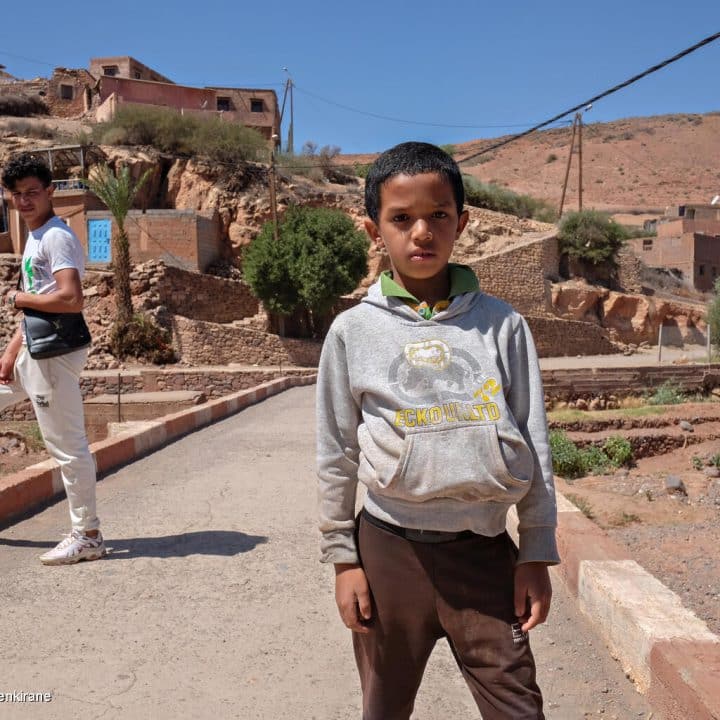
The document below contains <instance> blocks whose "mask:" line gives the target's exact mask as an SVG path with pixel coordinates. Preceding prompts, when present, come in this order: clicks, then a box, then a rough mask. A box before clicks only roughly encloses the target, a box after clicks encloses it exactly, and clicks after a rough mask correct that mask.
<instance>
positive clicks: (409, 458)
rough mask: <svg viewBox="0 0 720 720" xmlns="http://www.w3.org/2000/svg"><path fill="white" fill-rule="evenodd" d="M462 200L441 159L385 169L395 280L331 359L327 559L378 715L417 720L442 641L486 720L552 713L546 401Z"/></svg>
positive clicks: (383, 243)
mask: <svg viewBox="0 0 720 720" xmlns="http://www.w3.org/2000/svg"><path fill="white" fill-rule="evenodd" d="M463 203H464V191H463V184H462V177H461V175H460V171H459V169H458V167H457V165H456V164H455V162H454V161H453V160H452V158H450V157H449V156H448V155H447V154H446V153H444V152H443V151H442V150H440V149H439V148H436V147H434V146H432V145H428V144H426V143H403V144H401V145H398V146H397V147H394V148H392V149H391V150H388V151H387V152H385V153H383V154H382V155H381V156H380V157H379V158H378V159H377V160H376V162H375V163H374V164H373V166H372V168H371V169H370V172H369V173H368V176H367V180H366V186H365V206H366V210H367V213H368V219H367V221H366V223H365V228H366V230H367V233H368V235H369V236H370V239H371V240H372V242H374V243H375V244H376V246H377V247H378V248H381V249H384V250H385V251H386V252H387V253H388V255H389V256H390V263H391V267H392V270H391V271H390V272H389V273H387V274H384V275H383V276H381V278H380V280H379V282H378V283H376V284H375V285H374V286H373V287H371V288H370V291H369V293H368V295H367V297H366V298H365V299H364V300H363V302H362V303H360V304H359V305H358V306H356V307H354V308H352V309H351V310H348V311H347V312H345V313H342V314H341V315H340V316H339V317H338V318H337V319H336V320H335V322H334V323H333V326H332V328H331V329H330V332H329V333H328V336H327V338H326V341H325V345H324V347H323V352H322V357H321V361H320V370H319V377H318V390H317V392H318V399H317V418H318V432H317V437H318V475H319V478H320V493H319V496H320V530H321V533H322V559H323V561H325V562H330V563H333V564H334V565H335V575H336V581H335V595H336V601H337V605H338V608H339V611H340V615H341V617H342V620H343V622H344V623H345V625H346V626H347V627H348V628H350V629H351V630H352V631H353V644H354V648H355V659H356V663H357V666H358V670H359V673H360V682H361V686H362V690H363V720H408V718H409V717H410V714H411V713H412V709H413V704H414V701H415V695H416V693H417V690H418V687H419V685H420V681H421V678H422V675H423V671H424V668H425V664H426V662H427V659H428V657H429V656H430V653H431V651H432V648H433V646H434V644H435V642H436V641H437V640H438V639H440V638H441V637H446V638H447V639H448V642H449V643H450V647H451V648H452V651H453V654H454V656H455V658H456V660H457V662H458V665H459V667H460V669H461V671H462V673H463V675H464V677H465V679H466V681H467V683H468V685H469V687H470V690H471V692H472V694H473V697H474V699H475V701H476V703H477V705H478V708H479V709H480V711H481V712H482V716H483V718H484V720H531V719H532V720H537V719H539V718H543V717H544V716H543V712H542V696H541V693H540V690H539V688H538V686H537V683H536V681H535V664H534V659H533V656H532V653H531V651H530V646H529V641H528V631H529V630H530V629H532V628H533V627H535V626H536V625H538V624H539V623H542V622H544V621H545V619H546V617H547V614H548V611H549V607H550V598H551V586H550V579H549V575H548V570H547V566H548V565H551V564H554V563H557V562H558V560H559V559H558V555H557V549H556V544H555V525H556V508H555V494H554V488H553V476H552V467H551V462H550V453H549V447H548V439H547V425H546V419H545V408H544V400H543V391H542V385H541V381H540V372H539V368H538V363H537V357H536V354H535V349H534V345H533V342H532V338H531V336H530V332H529V330H528V327H527V325H526V323H525V321H524V320H523V318H522V317H521V316H520V315H518V314H517V313H516V312H515V311H514V310H513V309H512V308H511V307H510V306H508V305H507V304H506V303H504V302H501V301H500V300H497V299H495V298H492V297H490V296H488V295H485V294H484V293H482V292H480V289H479V287H478V283H477V279H476V277H475V275H474V273H473V272H472V270H471V269H470V268H468V267H465V266H461V265H453V264H450V263H449V258H450V255H451V253H452V249H453V245H454V243H455V240H456V239H457V238H458V237H459V235H460V233H461V232H462V231H463V229H464V227H465V224H466V223H467V219H468V214H467V212H464V211H463ZM358 481H359V482H361V483H363V484H364V485H365V486H366V487H367V496H366V498H365V501H364V508H363V510H362V513H361V515H360V517H359V521H358V522H357V523H356V518H355V513H354V511H355V498H356V489H357V484H358ZM512 505H516V506H517V509H518V515H519V518H520V525H519V536H520V547H519V550H518V549H517V548H516V547H515V545H514V544H513V543H512V541H511V540H510V538H509V536H508V535H507V533H506V531H505V522H506V514H507V511H508V509H509V508H510V507H511V506H512Z"/></svg>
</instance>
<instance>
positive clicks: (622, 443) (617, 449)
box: [603, 435, 633, 467]
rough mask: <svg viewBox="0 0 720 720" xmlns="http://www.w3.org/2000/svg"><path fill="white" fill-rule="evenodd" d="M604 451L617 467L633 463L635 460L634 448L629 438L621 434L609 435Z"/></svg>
mask: <svg viewBox="0 0 720 720" xmlns="http://www.w3.org/2000/svg"><path fill="white" fill-rule="evenodd" d="M603 452H604V453H605V455H607V457H608V459H609V460H610V462H611V463H612V464H613V465H614V466H615V467H622V466H623V465H626V466H627V465H631V464H632V461H633V449H632V445H631V444H630V441H629V440H626V439H625V438H624V437H620V435H613V436H612V437H609V438H608V439H607V440H606V441H605V444H604V445H603Z"/></svg>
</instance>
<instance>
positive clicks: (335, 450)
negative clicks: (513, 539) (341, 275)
mask: <svg viewBox="0 0 720 720" xmlns="http://www.w3.org/2000/svg"><path fill="white" fill-rule="evenodd" d="M317 447H318V453H317V457H318V476H319V478H320V487H319V500H320V503H319V504H320V531H321V533H322V542H321V551H322V561H323V562H331V563H356V562H358V555H357V549H356V546H355V540H354V528H355V496H356V491H357V483H358V481H359V482H361V483H363V484H364V485H366V486H367V495H366V498H365V508H366V510H367V511H368V512H370V513H371V514H372V515H374V516H375V517H377V518H380V519H381V520H384V521H386V522H388V523H392V524H394V525H399V526H401V527H407V528H418V529H423V530H445V531H450V532H453V531H461V530H472V531H473V532H476V533H479V534H481V535H487V536H495V535H498V534H499V533H501V532H503V531H504V529H505V521H506V515H507V511H508V509H509V508H510V506H512V505H517V510H518V516H519V519H520V524H519V536H520V554H519V558H518V562H519V563H522V562H532V561H540V562H547V563H556V562H559V558H558V553H557V547H556V544H555V526H556V522H557V515H556V506H555V490H554V486H553V475H552V463H551V459H550V450H549V446H548V435H547V422H546V417H545V404H544V397H543V389H542V382H541V379H540V370H539V367H538V362H537V355H536V352H535V346H534V344H533V340H532V336H531V334H530V331H529V329H528V326H527V324H526V323H525V320H524V319H523V318H522V317H521V316H520V315H519V314H518V313H517V312H515V311H514V310H513V309H512V308H511V307H510V306H509V305H508V304H507V303H505V302H502V301H501V300H498V299H497V298H494V297H491V296H489V295H486V294H484V293H482V292H473V293H465V294H462V295H459V296H457V297H455V298H454V299H453V300H452V302H451V304H450V306H449V307H448V308H447V309H446V310H443V311H441V312H439V313H438V314H437V315H435V316H434V317H433V318H432V319H431V320H424V319H423V318H421V317H420V316H419V315H418V314H417V313H416V312H415V311H414V310H413V309H412V308H410V307H409V306H408V305H407V304H406V303H405V302H403V301H402V300H401V299H399V298H397V297H385V296H384V295H383V294H382V292H381V290H380V283H379V282H378V283H375V284H374V285H373V286H372V287H371V288H370V291H369V292H368V295H367V296H366V297H365V298H364V299H363V301H362V302H361V303H360V304H359V305H357V306H356V307H353V308H352V309H350V310H347V311H346V312H344V313H342V314H341V315H339V316H338V317H337V318H336V319H335V321H334V323H333V325H332V327H331V328H330V331H329V333H328V336H327V338H326V340H325V344H324V346H323V350H322V355H321V359H320V367H319V375H318V386H317Z"/></svg>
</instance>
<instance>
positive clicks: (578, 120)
mask: <svg viewBox="0 0 720 720" xmlns="http://www.w3.org/2000/svg"><path fill="white" fill-rule="evenodd" d="M591 107H592V105H588V106H587V107H585V108H584V109H583V112H585V111H587V110H589V109H590V108H591ZM582 124H583V123H582V112H576V113H575V117H574V118H573V126H572V137H571V139H570V152H569V153H568V159H567V165H566V166H565V179H564V180H563V189H562V195H561V196H560V209H559V210H558V220H559V219H560V218H562V212H563V207H564V205H565V194H566V192H567V184H568V178H569V177H570V165H571V164H572V156H573V151H574V149H575V133H577V137H578V210H579V211H580V212H582V207H583V201H582V194H583V156H582Z"/></svg>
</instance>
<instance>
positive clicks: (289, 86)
mask: <svg viewBox="0 0 720 720" xmlns="http://www.w3.org/2000/svg"><path fill="white" fill-rule="evenodd" d="M283 70H284V71H285V72H286V73H287V75H288V76H287V80H285V92H284V93H283V101H282V108H281V110H280V126H281V127H282V120H283V117H284V115H285V101H286V100H287V97H288V95H290V124H289V126H288V134H287V146H286V147H285V152H287V154H288V155H294V154H295V147H294V138H293V132H294V129H295V128H294V123H295V108H294V98H293V81H292V77H290V71H289V70H288V69H287V68H286V67H284V68H283Z"/></svg>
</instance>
